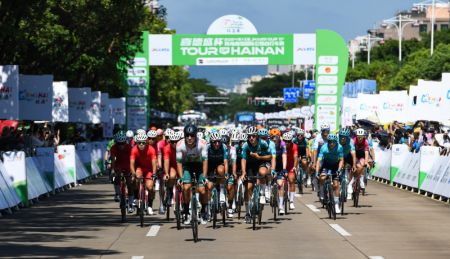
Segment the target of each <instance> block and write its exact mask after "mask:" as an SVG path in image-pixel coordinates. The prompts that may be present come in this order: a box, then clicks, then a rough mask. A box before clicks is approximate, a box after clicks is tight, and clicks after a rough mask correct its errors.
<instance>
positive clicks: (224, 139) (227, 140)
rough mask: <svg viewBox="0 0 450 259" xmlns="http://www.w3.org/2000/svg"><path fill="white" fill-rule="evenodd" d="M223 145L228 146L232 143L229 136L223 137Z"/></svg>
mask: <svg viewBox="0 0 450 259" xmlns="http://www.w3.org/2000/svg"><path fill="white" fill-rule="evenodd" d="M220 139H221V140H222V143H224V144H226V145H228V143H230V137H228V136H227V135H223V136H222V137H221V138H220Z"/></svg>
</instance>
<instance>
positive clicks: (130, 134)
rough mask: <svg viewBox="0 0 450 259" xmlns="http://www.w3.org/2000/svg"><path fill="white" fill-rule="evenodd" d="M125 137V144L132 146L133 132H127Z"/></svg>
mask: <svg viewBox="0 0 450 259" xmlns="http://www.w3.org/2000/svg"><path fill="white" fill-rule="evenodd" d="M126 136H127V143H128V144H130V145H134V140H133V137H134V132H133V131H132V130H127V133H126Z"/></svg>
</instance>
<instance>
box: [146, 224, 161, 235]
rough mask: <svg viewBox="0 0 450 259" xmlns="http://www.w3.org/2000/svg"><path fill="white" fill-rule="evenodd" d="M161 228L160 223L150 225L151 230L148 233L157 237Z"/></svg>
mask: <svg viewBox="0 0 450 259" xmlns="http://www.w3.org/2000/svg"><path fill="white" fill-rule="evenodd" d="M160 228H161V226H158V225H152V226H151V227H150V230H149V231H148V233H147V236H148V237H156V235H157V234H158V231H159V229H160Z"/></svg>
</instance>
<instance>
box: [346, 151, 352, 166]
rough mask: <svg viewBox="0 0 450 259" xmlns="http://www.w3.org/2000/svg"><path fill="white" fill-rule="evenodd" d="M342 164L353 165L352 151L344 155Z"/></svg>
mask: <svg viewBox="0 0 450 259" xmlns="http://www.w3.org/2000/svg"><path fill="white" fill-rule="evenodd" d="M344 164H349V165H351V166H353V156H352V153H348V154H347V155H345V156H344Z"/></svg>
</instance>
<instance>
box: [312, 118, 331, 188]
mask: <svg viewBox="0 0 450 259" xmlns="http://www.w3.org/2000/svg"><path fill="white" fill-rule="evenodd" d="M328 134H330V125H328V123H323V124H322V125H321V126H320V134H319V135H317V136H316V137H315V138H314V141H313V144H312V152H313V154H312V167H313V168H314V170H316V167H317V163H316V162H317V157H318V156H319V153H320V149H321V148H322V146H323V145H324V144H326V143H327V139H328ZM315 182H316V183H315V185H316V187H317V181H315ZM316 190H318V189H317V188H316Z"/></svg>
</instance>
